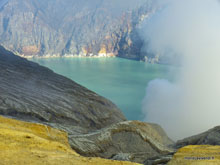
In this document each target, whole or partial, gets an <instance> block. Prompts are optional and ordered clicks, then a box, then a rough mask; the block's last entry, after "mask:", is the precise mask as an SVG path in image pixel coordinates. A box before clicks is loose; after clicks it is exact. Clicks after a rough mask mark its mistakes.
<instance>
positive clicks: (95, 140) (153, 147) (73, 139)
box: [69, 121, 173, 163]
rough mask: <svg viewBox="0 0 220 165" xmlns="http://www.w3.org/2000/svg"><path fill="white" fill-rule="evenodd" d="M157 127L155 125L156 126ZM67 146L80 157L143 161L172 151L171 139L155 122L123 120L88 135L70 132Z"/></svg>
mask: <svg viewBox="0 0 220 165" xmlns="http://www.w3.org/2000/svg"><path fill="white" fill-rule="evenodd" d="M157 127H159V126H157ZM69 137H70V138H69V143H70V145H71V146H72V147H73V148H74V149H75V150H77V151H78V152H79V153H80V154H82V155H84V156H98V157H103V158H109V159H116V160H129V161H134V162H139V163H143V162H144V160H146V159H147V158H150V157H153V156H158V155H161V154H167V153H170V152H173V149H172V148H170V147H169V146H170V145H171V144H173V142H172V141H171V140H170V139H169V138H168V137H167V136H166V134H164V132H162V133H161V132H160V131H158V130H156V129H155V124H153V125H152V124H147V123H143V122H139V121H125V122H120V123H117V124H113V125H111V126H109V127H106V128H103V129H101V130H98V131H95V132H93V133H90V134H83V135H70V136H69Z"/></svg>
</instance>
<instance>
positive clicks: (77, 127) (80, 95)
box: [0, 47, 125, 134]
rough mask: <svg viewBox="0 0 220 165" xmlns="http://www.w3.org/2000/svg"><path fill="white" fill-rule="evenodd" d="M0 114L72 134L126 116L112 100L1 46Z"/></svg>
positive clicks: (104, 124) (106, 124)
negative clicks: (39, 123)
mask: <svg viewBox="0 0 220 165" xmlns="http://www.w3.org/2000/svg"><path fill="white" fill-rule="evenodd" d="M0 114H1V115H6V116H11V117H15V118H18V119H22V120H26V121H32V122H41V123H45V124H48V125H51V126H53V127H55V128H59V129H62V130H66V131H67V132H68V133H69V134H76V133H88V132H91V131H93V130H97V129H100V128H104V127H106V126H109V125H111V124H113V123H117V122H121V121H124V120H125V117H124V116H123V114H122V113H121V112H120V110H119V109H118V108H117V107H116V106H115V105H114V104H113V103H112V102H110V101H109V100H107V99H105V98H103V97H101V96H99V95H97V94H96V93H94V92H92V91H90V90H88V89H86V88H84V87H82V86H80V85H79V84H77V83H75V82H73V81H71V80H70V79H67V78H65V77H63V76H61V75H58V74H56V73H54V72H53V71H51V70H49V69H48V68H45V67H42V66H39V65H38V64H36V63H33V62H30V61H27V60H25V59H23V58H20V57H17V56H15V55H13V54H12V53H10V52H8V51H6V50H5V49H4V48H3V47H0Z"/></svg>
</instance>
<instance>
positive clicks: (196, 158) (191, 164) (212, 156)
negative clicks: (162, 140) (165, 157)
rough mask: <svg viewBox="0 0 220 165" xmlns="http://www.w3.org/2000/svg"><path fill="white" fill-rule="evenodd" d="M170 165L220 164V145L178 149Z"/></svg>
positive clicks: (191, 146)
mask: <svg viewBox="0 0 220 165" xmlns="http://www.w3.org/2000/svg"><path fill="white" fill-rule="evenodd" d="M168 165H220V146H211V145H189V146H186V147H183V148H181V149H179V150H178V151H177V153H176V154H175V155H174V157H173V159H172V160H171V161H170V162H169V163H168Z"/></svg>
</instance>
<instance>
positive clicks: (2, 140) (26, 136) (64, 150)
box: [0, 116, 138, 165]
mask: <svg viewBox="0 0 220 165" xmlns="http://www.w3.org/2000/svg"><path fill="white" fill-rule="evenodd" d="M0 146H1V147H0V151H1V152H0V159H1V164H14V165H21V164H31V165H39V164H47V165H61V164H65V165H73V164H74V165H88V164H89V165H103V164H106V165H138V164H137V163H131V162H120V161H113V160H105V159H101V158H85V157H82V156H80V155H79V154H77V153H76V152H75V151H74V150H72V149H71V148H70V146H69V144H68V138H67V133H65V132H63V131H60V130H57V129H54V128H51V127H49V126H46V125H41V124H33V123H27V122H21V121H17V120H13V119H8V118H4V117H1V116H0Z"/></svg>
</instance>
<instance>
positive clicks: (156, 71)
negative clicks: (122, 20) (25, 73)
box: [31, 58, 175, 120]
mask: <svg viewBox="0 0 220 165" xmlns="http://www.w3.org/2000/svg"><path fill="white" fill-rule="evenodd" d="M31 60H32V61H34V62H37V63H39V64H41V65H43V66H46V67H48V68H50V69H52V70H53V71H55V72H57V73H59V74H61V75H64V76H66V77H68V78H70V79H72V80H74V81H75V82H77V83H79V84H81V85H83V86H85V87H87V88H88V89H90V90H92V91H95V92H96V93H98V94H100V95H102V96H104V97H106V98H108V99H110V100H111V101H112V102H114V103H115V104H116V105H117V106H118V107H119V108H120V109H121V110H122V112H123V113H124V115H125V116H126V117H127V118H128V119H129V120H143V119H144V116H143V115H142V112H141V107H142V100H143V98H144V96H145V94H146V92H145V89H146V86H147V84H148V82H150V81H151V80H153V79H156V78H165V79H169V80H172V77H173V76H172V75H173V72H174V71H175V67H171V66H169V65H160V64H148V63H144V62H140V61H133V60H126V59H121V58H49V59H44V58H34V59H31Z"/></svg>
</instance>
